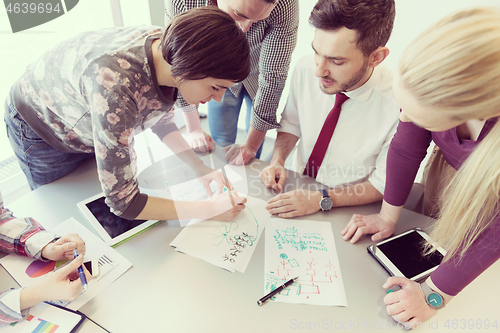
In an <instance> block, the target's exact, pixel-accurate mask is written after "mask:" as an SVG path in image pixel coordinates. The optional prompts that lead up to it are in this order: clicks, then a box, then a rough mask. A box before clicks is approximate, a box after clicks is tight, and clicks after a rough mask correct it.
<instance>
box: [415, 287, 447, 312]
mask: <svg viewBox="0 0 500 333" xmlns="http://www.w3.org/2000/svg"><path fill="white" fill-rule="evenodd" d="M420 288H422V291H423V292H424V294H425V302H426V303H427V304H428V305H429V306H431V307H433V308H435V309H441V308H444V297H443V296H442V295H441V294H439V293H438V292H437V291H434V290H432V289H431V287H429V285H428V284H427V282H425V281H424V282H423V283H422V284H420Z"/></svg>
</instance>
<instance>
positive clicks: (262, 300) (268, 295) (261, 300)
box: [257, 276, 299, 305]
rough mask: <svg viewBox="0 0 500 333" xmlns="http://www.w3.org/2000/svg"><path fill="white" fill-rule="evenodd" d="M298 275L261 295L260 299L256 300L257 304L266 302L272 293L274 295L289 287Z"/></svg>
mask: <svg viewBox="0 0 500 333" xmlns="http://www.w3.org/2000/svg"><path fill="white" fill-rule="evenodd" d="M298 278H299V277H298V276H297V277H295V278H293V279H291V280H288V281H286V282H285V283H283V284H282V285H281V286H279V287H278V288H276V289H274V290H273V291H271V292H270V293H269V294H267V295H266V296H264V297H262V298H261V299H259V300H258V301H257V304H259V305H262V304H264V303H266V302H267V301H269V300H270V299H271V297H273V296H274V295H276V294H277V293H279V292H281V291H282V290H283V289H286V288H288V287H290V286H291V285H292V283H294V282H295V280H297V279H298Z"/></svg>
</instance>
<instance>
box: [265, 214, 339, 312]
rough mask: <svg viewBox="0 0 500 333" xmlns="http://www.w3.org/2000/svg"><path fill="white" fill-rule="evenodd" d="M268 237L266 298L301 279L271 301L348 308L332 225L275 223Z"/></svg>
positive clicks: (323, 223)
mask: <svg viewBox="0 0 500 333" xmlns="http://www.w3.org/2000/svg"><path fill="white" fill-rule="evenodd" d="M265 235H266V237H265V238H266V243H265V245H266V251H265V272H264V273H265V279H264V295H265V294H268V293H269V292H271V291H272V290H274V289H275V288H277V287H279V286H281V285H282V284H283V283H285V282H286V281H288V280H290V279H292V278H295V277H297V276H298V277H299V278H298V279H297V280H296V281H295V282H294V283H293V284H292V285H291V286H290V287H288V288H287V289H285V290H283V291H281V292H280V293H279V294H278V295H276V296H275V297H273V298H272V299H271V301H275V302H284V303H304V304H312V305H331V306H347V299H346V296H345V291H344V283H343V282H342V274H341V272H340V266H339V260H338V256H337V250H336V248H335V240H334V238H333V232H332V227H331V224H330V223H329V222H316V221H303V220H284V219H272V220H271V221H270V222H269V223H268V225H267V228H266V234H265Z"/></svg>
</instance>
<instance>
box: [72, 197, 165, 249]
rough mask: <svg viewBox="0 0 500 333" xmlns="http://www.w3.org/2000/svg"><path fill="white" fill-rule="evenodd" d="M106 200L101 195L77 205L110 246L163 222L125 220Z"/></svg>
mask: <svg viewBox="0 0 500 333" xmlns="http://www.w3.org/2000/svg"><path fill="white" fill-rule="evenodd" d="M104 200H105V197H104V193H99V194H97V195H95V196H93V197H90V198H88V199H85V200H82V201H80V202H79V203H78V204H77V205H78V207H79V208H80V210H81V211H82V212H83V214H84V215H85V217H86V218H87V219H88V220H89V221H90V223H92V226H93V227H94V228H95V229H96V231H97V233H98V234H99V236H101V238H102V239H103V240H104V241H105V242H106V244H108V245H110V246H117V245H118V243H120V242H123V241H125V240H126V239H128V238H130V237H132V236H134V235H136V234H138V233H140V232H142V231H144V230H146V229H148V228H150V227H152V226H153V225H156V224H158V223H160V222H163V221H153V220H148V221H146V220H127V219H124V218H122V217H119V216H116V215H115V214H113V213H112V212H111V210H110V208H109V207H108V205H106V203H105V202H104Z"/></svg>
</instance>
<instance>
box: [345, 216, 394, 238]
mask: <svg viewBox="0 0 500 333" xmlns="http://www.w3.org/2000/svg"><path fill="white" fill-rule="evenodd" d="M395 229H396V222H392V221H391V220H389V219H388V218H387V217H385V216H384V215H382V214H380V213H379V214H372V215H359V214H354V215H353V216H352V218H351V220H350V221H349V223H347V226H346V227H345V228H344V230H342V235H344V237H343V238H344V240H345V241H347V240H349V239H351V243H353V244H354V243H356V242H357V241H358V240H359V239H360V238H361V236H363V235H366V234H373V236H372V241H374V242H377V241H379V240H382V239H384V238H387V237H389V236H390V235H392V234H393V233H394V230H395Z"/></svg>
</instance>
